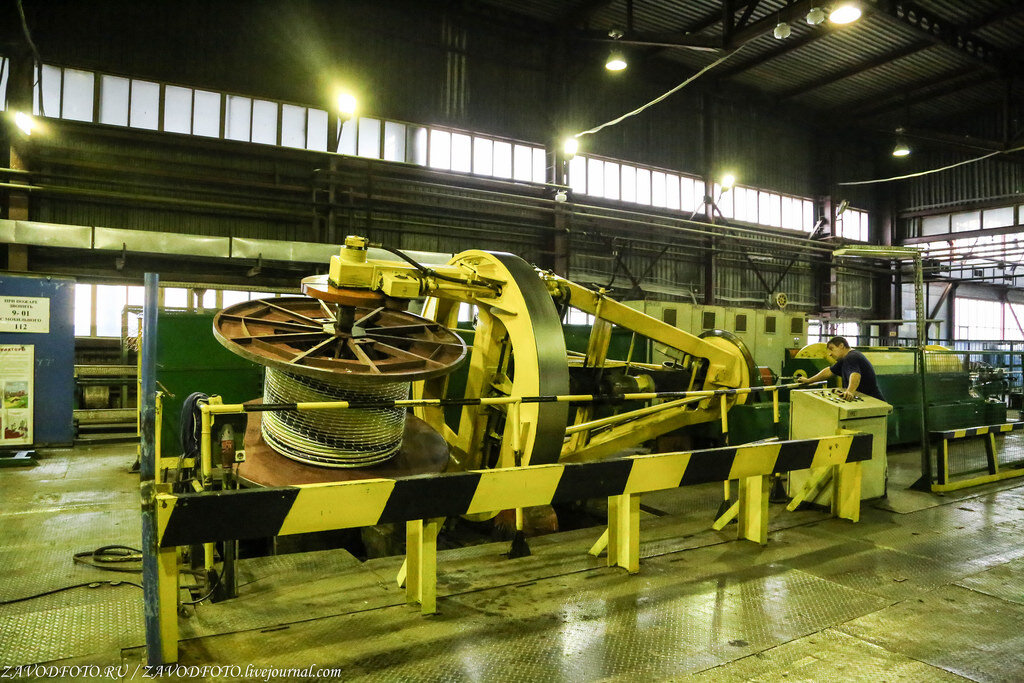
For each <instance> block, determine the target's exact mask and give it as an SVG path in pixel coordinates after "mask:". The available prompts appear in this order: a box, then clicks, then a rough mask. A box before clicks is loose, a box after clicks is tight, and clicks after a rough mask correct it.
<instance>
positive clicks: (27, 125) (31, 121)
mask: <svg viewBox="0 0 1024 683" xmlns="http://www.w3.org/2000/svg"><path fill="white" fill-rule="evenodd" d="M14 125H16V126H17V127H18V128H20V129H21V132H22V133H24V134H25V135H32V131H33V130H34V129H35V127H36V120H35V118H33V117H32V116H29V115H28V114H26V113H25V112H23V111H19V112H15V113H14Z"/></svg>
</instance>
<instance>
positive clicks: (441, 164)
mask: <svg viewBox="0 0 1024 683" xmlns="http://www.w3.org/2000/svg"><path fill="white" fill-rule="evenodd" d="M337 151H338V152H340V153H341V154H349V155H353V156H361V157H366V158H369V159H383V160H384V161H402V162H408V163H412V164H417V165H420V166H429V167H430V168H436V169H439V170H442V171H458V172H460V173H472V174H474V175H482V176H489V177H492V178H503V179H509V180H520V181H524V182H534V183H543V182H546V181H547V161H546V152H545V151H544V148H543V147H540V146H536V145H526V144H520V143H516V142H509V141H506V140H498V139H495V138H492V137H487V136H483V135H472V134H469V133H462V132H458V131H453V130H446V129H442V128H433V127H425V126H412V125H407V124H404V123H397V122H395V121H385V120H382V119H375V118H372V117H365V116H364V117H361V118H359V119H350V120H348V121H346V122H345V123H344V124H343V125H342V127H341V132H340V134H339V136H338V149H337Z"/></svg>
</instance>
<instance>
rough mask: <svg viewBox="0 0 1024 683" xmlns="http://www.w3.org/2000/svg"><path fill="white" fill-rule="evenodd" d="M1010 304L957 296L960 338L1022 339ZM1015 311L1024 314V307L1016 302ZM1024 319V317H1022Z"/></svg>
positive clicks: (957, 323) (957, 319)
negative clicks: (1009, 308)
mask: <svg viewBox="0 0 1024 683" xmlns="http://www.w3.org/2000/svg"><path fill="white" fill-rule="evenodd" d="M1009 305H1010V304H1005V303H1003V302H1000V301H988V300H985V299H972V298H968V297H957V298H956V300H955V304H954V307H953V316H954V320H955V322H956V329H957V334H956V338H957V339H959V340H968V341H969V340H991V339H1021V338H1022V336H1021V334H1020V330H1019V329H1018V328H1017V324H1016V322H1014V319H1013V315H1012V313H1011V312H1010V311H1008V310H1007V307H1008V306H1009ZM1014 312H1015V313H1016V314H1017V315H1018V317H1019V316H1022V315H1024V307H1022V306H1020V305H1019V304H1014ZM1021 320H1022V321H1024V317H1022V318H1021Z"/></svg>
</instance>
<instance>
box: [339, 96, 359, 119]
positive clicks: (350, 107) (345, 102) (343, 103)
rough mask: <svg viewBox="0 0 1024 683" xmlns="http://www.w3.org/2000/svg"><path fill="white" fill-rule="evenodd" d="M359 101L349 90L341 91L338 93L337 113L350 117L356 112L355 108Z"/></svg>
mask: <svg viewBox="0 0 1024 683" xmlns="http://www.w3.org/2000/svg"><path fill="white" fill-rule="evenodd" d="M358 106H359V103H358V102H357V101H356V96H355V95H353V94H352V93H350V92H343V93H339V94H338V113H340V114H341V115H342V116H347V117H349V118H352V117H353V116H355V114H356V108H357V107H358Z"/></svg>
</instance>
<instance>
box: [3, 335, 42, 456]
mask: <svg viewBox="0 0 1024 683" xmlns="http://www.w3.org/2000/svg"><path fill="white" fill-rule="evenodd" d="M34 356H35V347H34V346H31V345H28V344H0V446H19V445H24V444H31V443H32V438H33V437H32V404H33V403H34V402H35V396H33V394H34V393H35V388H34V386H33V385H34V382H33V378H34V376H35V375H34V372H33V369H34V368H35V360H34Z"/></svg>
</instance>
